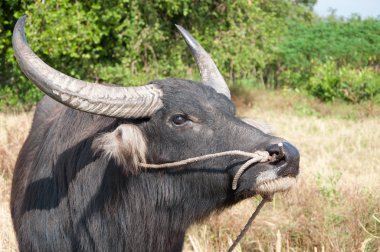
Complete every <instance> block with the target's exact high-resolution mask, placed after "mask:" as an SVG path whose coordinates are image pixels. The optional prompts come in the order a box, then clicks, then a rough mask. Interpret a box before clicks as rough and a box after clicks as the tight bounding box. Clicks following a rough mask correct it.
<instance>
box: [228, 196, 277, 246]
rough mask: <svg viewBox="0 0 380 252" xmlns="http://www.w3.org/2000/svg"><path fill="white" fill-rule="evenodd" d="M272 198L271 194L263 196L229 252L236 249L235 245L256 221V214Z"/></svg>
mask: <svg viewBox="0 0 380 252" xmlns="http://www.w3.org/2000/svg"><path fill="white" fill-rule="evenodd" d="M271 200H272V196H269V195H267V196H263V199H262V200H261V201H260V204H259V205H258V206H257V207H256V210H255V211H254V212H253V213H252V215H251V217H249V219H248V221H247V223H246V224H245V226H244V228H243V229H242V230H241V231H240V234H239V235H238V236H237V237H236V239H235V240H234V242H233V243H232V245H231V247H230V248H229V249H228V252H232V251H233V250H234V249H235V247H236V246H237V245H238V243H239V242H240V241H241V239H242V238H243V237H244V235H245V234H246V233H247V231H248V229H249V227H250V226H251V225H252V222H253V221H254V219H255V218H256V216H257V215H258V214H259V212H260V210H261V208H263V206H264V204H265V203H267V202H269V201H271Z"/></svg>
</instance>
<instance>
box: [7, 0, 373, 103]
mask: <svg viewBox="0 0 380 252" xmlns="http://www.w3.org/2000/svg"><path fill="white" fill-rule="evenodd" d="M313 4H315V0H303V1H301V0H293V1H290V0H282V1H267V0H255V1H246V0H244V1H243V0H241V1H212V0H206V1H192V0H181V1H178V0H155V1H130V0H118V1H73V0H50V1H31V0H19V1H13V0H4V1H1V3H0V6H1V9H0V32H1V36H0V109H1V108H4V107H7V106H8V107H9V106H12V107H17V106H18V107H29V106H30V105H32V104H34V103H35V102H36V101H38V100H39V98H40V96H41V92H39V91H37V89H36V88H35V87H34V86H33V85H32V84H31V82H30V81H28V80H27V79H26V78H25V77H24V76H23V74H22V73H21V72H20V70H19V69H18V67H17V64H16V62H15V59H14V57H13V50H12V47H11V36H12V29H13V27H14V24H15V22H16V20H17V18H18V17H20V16H22V15H24V14H26V15H27V16H28V19H27V24H26V34H27V38H28V40H29V43H30V45H31V47H32V48H33V50H34V51H35V52H36V53H37V54H38V55H39V56H40V57H41V58H42V59H44V60H45V61H46V62H47V63H48V64H50V65H52V66H53V67H55V68H57V69H59V70H60V71H62V72H65V73H67V74H69V75H72V76H74V77H78V78H82V79H87V80H91V81H97V82H109V83H117V84H123V85H141V84H144V83H146V82H147V81H148V80H151V79H157V78H165V77H169V76H171V77H183V78H193V77H196V75H197V71H196V70H195V69H196V67H195V65H194V63H193V60H192V58H191V57H190V54H189V51H188V50H187V48H186V46H185V44H184V42H183V41H182V39H181V38H180V36H179V33H178V32H177V31H176V30H175V27H174V24H181V25H183V26H184V27H186V28H187V29H189V30H190V31H191V32H192V33H193V34H194V36H195V37H196V38H197V39H198V40H199V41H200V42H201V43H202V44H203V45H204V47H205V48H207V50H208V51H209V52H210V53H211V54H212V56H213V58H214V60H215V61H216V63H217V65H218V66H219V68H220V69H221V71H222V72H223V74H224V75H225V78H226V79H227V81H228V83H229V84H230V86H231V87H241V86H242V87H244V88H252V87H258V86H259V87H267V88H291V89H295V90H301V91H303V90H304V91H306V92H308V93H309V94H311V95H314V96H317V97H319V98H320V99H322V100H324V101H332V100H334V99H343V100H345V101H347V102H352V103H360V102H362V101H365V100H370V101H372V102H375V103H379V102H380V99H379V97H380V95H379V94H380V74H379V65H380V20H378V19H366V20H362V19H361V18H360V17H357V16H353V17H352V18H350V19H348V20H344V19H340V18H337V17H335V16H334V15H333V14H332V15H331V16H330V17H329V18H326V19H321V18H318V17H317V16H316V15H315V14H313V12H312V6H313Z"/></svg>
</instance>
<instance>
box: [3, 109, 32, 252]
mask: <svg viewBox="0 0 380 252" xmlns="http://www.w3.org/2000/svg"><path fill="white" fill-rule="evenodd" d="M31 119H32V115H31V113H22V114H2V113H0V251H16V250H17V245H16V240H15V236H14V233H13V226H12V221H11V215H10V211H9V198H10V195H9V194H10V187H11V178H12V173H13V167H14V164H15V162H16V158H17V153H18V151H19V149H20V148H21V145H22V143H23V142H24V140H25V138H26V135H27V133H28V130H29V127H30V124H31Z"/></svg>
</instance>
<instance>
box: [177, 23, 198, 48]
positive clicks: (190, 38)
mask: <svg viewBox="0 0 380 252" xmlns="http://www.w3.org/2000/svg"><path fill="white" fill-rule="evenodd" d="M175 26H176V27H177V29H178V30H179V32H180V33H181V35H182V37H183V38H184V39H185V41H186V43H187V45H188V46H189V47H190V49H191V50H196V49H203V48H202V47H201V45H200V44H199V43H198V42H197V41H196V40H195V38H194V37H193V36H192V35H191V34H190V32H188V31H187V30H186V29H185V28H183V27H182V26H180V25H177V24H176V25H175Z"/></svg>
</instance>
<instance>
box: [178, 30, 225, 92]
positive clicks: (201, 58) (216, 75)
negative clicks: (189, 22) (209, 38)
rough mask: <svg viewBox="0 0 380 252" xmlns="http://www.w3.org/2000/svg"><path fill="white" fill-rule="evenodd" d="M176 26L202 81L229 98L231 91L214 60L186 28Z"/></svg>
mask: <svg viewBox="0 0 380 252" xmlns="http://www.w3.org/2000/svg"><path fill="white" fill-rule="evenodd" d="M176 27H177V28H178V30H179V31H180V32H181V34H182V37H183V38H184V39H185V41H186V44H187V45H188V46H189V48H190V50H191V53H192V54H193V57H194V59H195V61H196V62H197V65H198V68H199V71H200V72H201V76H202V81H203V83H204V84H206V85H208V86H210V87H212V88H214V89H215V90H216V92H218V93H221V94H224V95H225V96H227V97H228V98H229V99H231V93H230V90H229V88H228V86H227V83H226V81H225V80H224V78H223V76H222V74H221V73H220V72H219V70H218V68H217V67H216V65H215V63H214V61H213V60H212V59H211V57H210V55H209V54H208V53H207V52H206V51H205V49H203V47H202V46H201V45H200V44H199V43H198V41H196V40H195V38H193V36H191V34H190V33H189V32H188V31H187V30H186V29H184V28H183V27H182V26H180V25H176Z"/></svg>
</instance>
